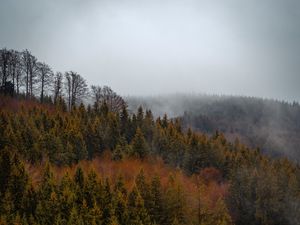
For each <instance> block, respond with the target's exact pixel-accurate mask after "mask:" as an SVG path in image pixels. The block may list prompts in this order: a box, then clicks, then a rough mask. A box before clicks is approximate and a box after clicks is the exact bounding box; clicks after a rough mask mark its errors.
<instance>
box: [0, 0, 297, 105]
mask: <svg viewBox="0 0 300 225" xmlns="http://www.w3.org/2000/svg"><path fill="white" fill-rule="evenodd" d="M0 47H6V48H9V49H17V50H23V49H29V50H30V51H31V52H32V54H33V55H35V56H37V58H38V59H39V60H40V61H43V62H46V63H48V64H49V65H50V66H51V67H52V69H53V70H54V71H62V72H64V71H69V70H73V71H76V72H78V73H79V74H81V75H82V76H83V77H85V78H86V80H87V81H88V83H89V84H98V85H109V86H111V87H112V88H113V89H114V90H115V91H117V92H118V93H120V94H122V95H160V94H166V93H167V94H170V93H207V94H226V95H247V96H257V97H264V98H275V99H280V100H287V101H294V100H296V101H300V89H299V84H300V1H299V0H206V1H205V0H181V1H180V0H48V1H46V0H26V1H24V0H0Z"/></svg>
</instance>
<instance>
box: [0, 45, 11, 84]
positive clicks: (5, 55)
mask: <svg viewBox="0 0 300 225" xmlns="http://www.w3.org/2000/svg"><path fill="white" fill-rule="evenodd" d="M10 56H11V52H10V51H9V50H7V49H6V48H4V49H1V50H0V68H1V72H0V75H1V78H2V79H1V86H3V85H4V84H5V82H6V81H7V79H8V75H9V74H8V66H9V62H10Z"/></svg>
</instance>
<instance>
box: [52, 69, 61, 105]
mask: <svg viewBox="0 0 300 225" xmlns="http://www.w3.org/2000/svg"><path fill="white" fill-rule="evenodd" d="M62 88H63V74H62V73H61V72H57V73H56V74H55V76H54V82H53V101H54V104H56V103H57V102H58V99H59V98H60V97H62Z"/></svg>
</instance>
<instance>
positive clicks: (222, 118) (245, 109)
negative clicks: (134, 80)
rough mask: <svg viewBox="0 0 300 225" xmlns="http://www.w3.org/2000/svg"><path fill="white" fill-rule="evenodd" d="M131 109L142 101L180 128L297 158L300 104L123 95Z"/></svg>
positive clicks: (239, 98)
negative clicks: (176, 120)
mask: <svg viewBox="0 0 300 225" xmlns="http://www.w3.org/2000/svg"><path fill="white" fill-rule="evenodd" d="M126 101H127V103H128V106H129V108H130V109H131V110H137V108H138V107H139V106H140V105H142V106H143V107H144V108H146V109H151V110H152V112H153V114H154V115H164V114H165V113H167V114H168V115H170V116H171V117H173V118H177V117H178V118H180V119H181V121H182V124H183V127H184V128H188V127H191V128H193V129H194V130H197V131H200V132H204V133H207V134H213V133H214V132H215V131H216V130H219V131H221V132H222V133H223V134H224V135H225V137H226V138H227V139H228V140H230V141H235V139H236V138H238V139H239V140H241V141H242V142H243V143H245V144H247V145H248V146H249V147H251V148H260V150H261V151H262V152H263V153H265V154H268V155H270V156H272V157H282V156H283V157H288V158H289V159H291V160H293V161H295V162H299V160H300V154H299V145H300V136H299V133H300V129H299V127H300V117H299V115H300V105H299V103H298V102H286V101H279V100H272V99H263V98H257V97H245V96H221V95H205V94H199V95H197V94H190V95H188V94H174V95H165V96H152V97H134V96H132V97H127V99H126Z"/></svg>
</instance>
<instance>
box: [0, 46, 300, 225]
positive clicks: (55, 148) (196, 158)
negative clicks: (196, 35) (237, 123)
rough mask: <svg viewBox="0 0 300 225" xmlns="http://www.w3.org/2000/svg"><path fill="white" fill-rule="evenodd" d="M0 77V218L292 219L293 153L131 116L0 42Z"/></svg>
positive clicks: (220, 223)
mask: <svg viewBox="0 0 300 225" xmlns="http://www.w3.org/2000/svg"><path fill="white" fill-rule="evenodd" d="M0 75H1V88H0V92H1V93H2V94H3V95H0V224H30V225H33V224H49V225H50V224H51V225H52V224H101V225H102V224H103V225H106V224H107V225H108V224H110V225H117V224H120V225H123V224H124V225H125V224H128V225H150V224H151V225H154V224H156V225H178V224H182V225H183V224H190V225H192V224H200V225H228V224H236V225H289V224H290V225H297V224H300V214H299V211H300V167H299V165H297V164H295V162H294V161H289V160H288V159H286V158H279V159H273V158H270V157H268V156H266V155H263V154H261V152H260V150H259V149H251V148H248V147H246V146H245V145H243V144H241V143H240V142H239V141H238V139H237V140H236V141H235V142H233V143H232V142H229V141H228V140H227V139H226V138H225V136H224V134H223V133H220V132H212V133H213V134H212V135H211V134H210V135H206V134H204V133H200V132H197V131H195V130H192V129H186V128H185V127H184V126H183V125H182V121H180V119H168V117H167V116H166V115H165V116H164V117H163V118H161V117H158V118H154V116H153V114H152V112H151V111H150V110H146V111H145V110H144V109H143V108H142V107H139V108H138V109H137V112H135V113H133V112H131V111H129V110H128V109H127V106H126V103H125V101H124V100H123V99H122V97H120V96H119V95H117V94H116V93H115V92H113V91H112V90H111V89H110V88H109V87H98V86H92V92H90V90H89V89H88V87H87V84H86V82H85V80H84V79H83V77H81V76H80V75H79V74H77V73H76V72H72V71H69V72H66V73H65V75H64V76H63V75H62V73H56V74H54V73H53V72H52V71H51V69H50V68H49V66H47V65H46V64H44V63H38V61H37V59H36V58H35V57H34V56H33V55H31V53H30V52H29V51H27V50H25V51H23V52H17V51H13V50H6V49H2V50H1V51H0ZM47 90H48V91H47ZM89 94H91V95H92V97H93V99H94V100H95V103H93V104H92V105H88V104H86V105H84V104H83V101H84V99H86V98H87V97H88V96H89ZM4 95H11V96H14V97H7V96H4ZM226 105H227V104H226ZM291 107H296V108H297V107H298V108H299V106H297V105H295V106H291ZM229 108H230V107H229ZM204 109H205V107H204ZM233 109H234V108H233ZM233 109H232V113H234V112H236V111H237V114H238V112H239V110H233ZM213 115H214V114H213ZM230 115H231V114H230ZM238 115H243V113H241V114H238ZM216 121H218V120H216ZM220 121H221V120H220ZM184 122H185V123H186V118H184ZM201 123H202V122H201ZM201 123H199V124H201ZM225 124H226V123H225ZM249 124H251V123H249ZM224 127H226V125H224ZM258 143H259V142H258ZM107 154H108V156H109V157H108V159H107V160H106V161H103V159H106V158H107V156H106V155H107ZM96 159H102V161H101V160H98V161H97V160H96ZM95 160H96V161H95ZM161 161H162V162H161ZM83 163H87V164H90V165H93V166H94V167H95V168H94V169H93V168H90V167H89V168H87V167H86V166H85V167H84V166H83V167H82V166H81V165H82V164H83ZM85 165H86V164H85ZM104 165H106V167H105V166H104ZM41 168H42V169H41ZM147 168H148V169H147ZM149 168H150V169H149ZM41 171H42V172H41ZM153 171H154V172H155V173H153Z"/></svg>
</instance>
